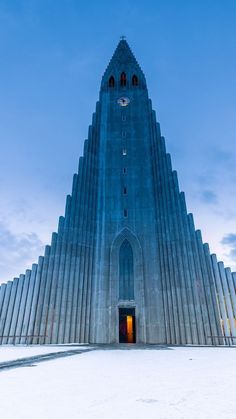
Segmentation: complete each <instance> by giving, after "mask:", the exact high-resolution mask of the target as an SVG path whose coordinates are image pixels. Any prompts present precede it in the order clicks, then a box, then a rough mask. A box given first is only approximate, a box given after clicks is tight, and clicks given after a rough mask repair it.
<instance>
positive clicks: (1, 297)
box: [0, 284, 7, 321]
mask: <svg viewBox="0 0 236 419" xmlns="http://www.w3.org/2000/svg"><path fill="white" fill-rule="evenodd" d="M6 288H7V286H6V284H2V285H1V287H0V321H1V314H2V307H3V302H4V297H5V292H6Z"/></svg>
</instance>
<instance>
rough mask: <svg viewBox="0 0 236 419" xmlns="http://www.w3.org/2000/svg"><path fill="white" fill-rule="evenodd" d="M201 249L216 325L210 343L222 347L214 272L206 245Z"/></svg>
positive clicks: (207, 245)
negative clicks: (208, 279) (203, 254)
mask: <svg viewBox="0 0 236 419" xmlns="http://www.w3.org/2000/svg"><path fill="white" fill-rule="evenodd" d="M203 247H204V253H205V258H206V265H207V269H208V272H210V274H209V278H210V289H211V294H212V301H213V310H214V317H215V325H216V329H215V330H213V332H212V334H213V335H215V336H216V337H215V338H213V339H212V342H213V344H214V345H222V344H223V343H224V342H223V340H222V337H223V331H222V324H221V314H220V306H219V300H218V296H217V290H216V284H215V279H214V272H213V269H212V262H211V253H210V249H209V244H208V243H205V244H204V245H203ZM217 336H219V338H217Z"/></svg>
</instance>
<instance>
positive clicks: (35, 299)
mask: <svg viewBox="0 0 236 419" xmlns="http://www.w3.org/2000/svg"><path fill="white" fill-rule="evenodd" d="M43 264H44V257H43V256H39V259H38V268H37V274H36V278H35V283H34V290H33V297H32V305H31V310H30V317H29V326H28V333H27V335H28V336H30V337H29V338H28V343H32V342H33V340H34V338H33V337H32V336H33V334H34V324H35V316H36V310H37V303H38V296H39V289H40V281H41V276H42V270H43Z"/></svg>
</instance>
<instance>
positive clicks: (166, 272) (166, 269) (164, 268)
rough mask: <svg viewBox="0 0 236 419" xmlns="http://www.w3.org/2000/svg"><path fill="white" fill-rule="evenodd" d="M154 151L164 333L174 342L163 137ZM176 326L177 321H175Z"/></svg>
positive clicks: (174, 318) (174, 317)
mask: <svg viewBox="0 0 236 419" xmlns="http://www.w3.org/2000/svg"><path fill="white" fill-rule="evenodd" d="M155 152H156V165H155V172H156V175H157V182H156V183H155V184H154V186H155V187H156V203H157V202H158V203H159V205H158V206H157V205H156V208H157V209H158V213H157V220H158V226H157V235H158V244H159V252H160V259H161V278H162V286H163V295H164V296H166V298H165V299H164V305H165V306H164V311H165V318H166V322H167V324H166V333H167V343H172V344H174V343H176V340H177V335H178V330H176V328H175V321H177V322H178V319H177V317H176V316H175V315H174V310H173V307H175V305H174V304H173V295H172V285H171V280H170V275H171V270H170V265H169V259H168V252H167V221H166V217H165V214H166V208H165V206H166V188H165V181H166V179H165V169H164V164H163V160H164V155H165V141H164V138H163V137H160V138H159V143H158V144H156V147H155ZM177 327H178V323H177Z"/></svg>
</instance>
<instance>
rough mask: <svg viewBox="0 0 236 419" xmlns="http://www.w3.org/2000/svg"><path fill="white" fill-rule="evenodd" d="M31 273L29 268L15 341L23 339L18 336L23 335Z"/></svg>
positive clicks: (26, 274) (25, 279)
mask: <svg viewBox="0 0 236 419" xmlns="http://www.w3.org/2000/svg"><path fill="white" fill-rule="evenodd" d="M30 275H31V271H30V269H27V270H26V272H25V278H24V282H23V290H22V296H21V302H20V307H19V313H18V319H17V324H16V332H15V333H16V336H17V337H16V338H15V343H19V342H20V340H21V338H20V337H18V336H20V335H21V332H22V327H23V319H24V312H25V308H26V301H27V294H28V288H29V280H30Z"/></svg>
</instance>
